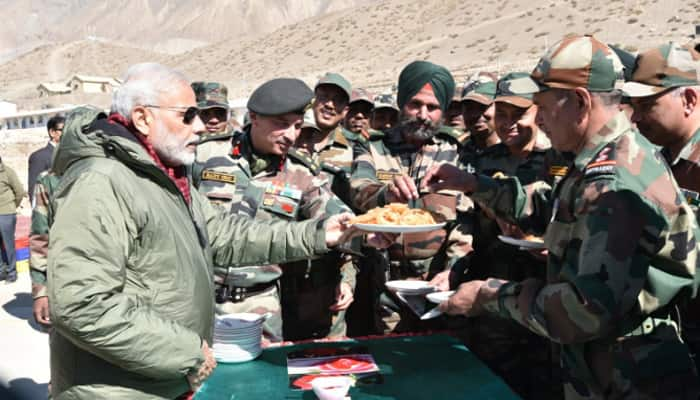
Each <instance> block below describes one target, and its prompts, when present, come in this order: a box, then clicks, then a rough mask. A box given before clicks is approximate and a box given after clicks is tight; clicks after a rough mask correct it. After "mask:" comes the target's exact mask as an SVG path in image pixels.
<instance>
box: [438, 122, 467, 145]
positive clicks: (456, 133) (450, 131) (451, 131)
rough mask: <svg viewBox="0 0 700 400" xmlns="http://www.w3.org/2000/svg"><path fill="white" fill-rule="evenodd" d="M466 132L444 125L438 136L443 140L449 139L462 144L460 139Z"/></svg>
mask: <svg viewBox="0 0 700 400" xmlns="http://www.w3.org/2000/svg"><path fill="white" fill-rule="evenodd" d="M463 134H464V132H463V131H462V130H461V129H457V128H453V127H451V126H447V125H443V126H441V127H440V129H438V132H437V135H438V136H441V137H443V138H448V139H450V140H453V141H455V142H456V143H457V144H460V143H461V142H460V138H461V137H462V135H463Z"/></svg>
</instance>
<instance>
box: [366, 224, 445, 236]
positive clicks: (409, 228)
mask: <svg viewBox="0 0 700 400" xmlns="http://www.w3.org/2000/svg"><path fill="white" fill-rule="evenodd" d="M354 226H356V227H357V229H360V230H363V231H366V232H385V233H418V232H430V231H435V230H438V229H440V228H442V227H443V226H445V223H444V222H440V223H439V224H428V225H379V224H354Z"/></svg>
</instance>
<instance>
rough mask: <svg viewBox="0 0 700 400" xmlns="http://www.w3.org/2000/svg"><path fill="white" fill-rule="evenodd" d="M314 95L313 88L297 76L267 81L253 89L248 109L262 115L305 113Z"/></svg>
mask: <svg viewBox="0 0 700 400" xmlns="http://www.w3.org/2000/svg"><path fill="white" fill-rule="evenodd" d="M313 97H314V94H313V92H312V91H311V89H310V88H309V87H308V86H307V85H306V83H304V82H302V81H301V80H299V79H296V78H277V79H272V80H270V81H267V82H265V83H263V84H262V85H260V86H259V87H258V88H257V89H255V90H254V91H253V93H252V94H251V95H250V98H249V99H248V110H250V111H252V112H254V113H256V114H260V115H282V114H287V113H298V114H303V113H304V112H305V111H306V109H307V108H308V107H309V105H310V104H311V99H312V98H313Z"/></svg>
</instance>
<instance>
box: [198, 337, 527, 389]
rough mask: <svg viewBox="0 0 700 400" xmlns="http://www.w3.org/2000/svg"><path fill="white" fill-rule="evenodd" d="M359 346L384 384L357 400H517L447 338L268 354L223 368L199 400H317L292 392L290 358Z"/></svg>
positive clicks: (385, 339)
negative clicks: (291, 354) (296, 354)
mask: <svg viewBox="0 0 700 400" xmlns="http://www.w3.org/2000/svg"><path fill="white" fill-rule="evenodd" d="M348 344H353V345H354V344H357V345H360V346H366V347H368V348H369V351H370V353H371V354H372V355H373V356H374V359H375V361H376V362H377V364H378V365H379V368H380V370H381V373H382V375H383V376H384V382H383V383H381V384H369V385H361V386H356V387H353V388H351V389H350V396H352V398H353V399H383V400H388V399H402V400H403V399H479V400H483V399H498V400H508V399H518V398H519V397H518V396H517V395H515V394H514V393H513V392H512V391H511V390H510V389H509V388H508V386H507V385H506V384H505V383H504V382H503V381H502V380H501V379H500V378H499V377H497V376H496V375H494V374H493V372H491V370H489V369H488V368H487V367H486V365H484V364H483V363H482V362H481V361H479V359H478V358H476V356H474V355H473V354H472V353H471V352H470V351H469V350H468V349H467V348H466V347H465V346H464V345H462V344H461V343H460V342H459V341H458V340H457V339H455V338H453V337H451V336H448V335H443V334H440V335H431V336H405V337H382V338H376V339H368V340H349V341H342V342H330V343H329V342H324V343H305V344H295V345H292V346H285V347H277V348H269V349H266V350H265V351H263V353H262V355H261V356H260V357H259V358H258V359H256V360H255V361H251V362H247V363H241V364H222V363H220V364H219V365H218V367H217V368H216V370H215V371H214V373H213V374H212V375H211V376H210V377H209V379H208V380H207V381H206V382H205V383H204V385H203V386H202V388H201V389H200V390H199V392H197V394H196V396H195V397H194V398H195V400H247V399H251V400H252V399H265V400H267V399H315V398H316V396H315V395H314V394H313V391H295V390H291V389H289V387H288V378H287V353H289V352H292V351H296V350H300V349H304V348H308V347H336V346H348Z"/></svg>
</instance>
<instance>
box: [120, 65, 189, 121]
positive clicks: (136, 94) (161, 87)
mask: <svg viewBox="0 0 700 400" xmlns="http://www.w3.org/2000/svg"><path fill="white" fill-rule="evenodd" d="M178 83H184V84H186V85H189V81H188V80H187V78H186V77H185V76H184V75H183V74H181V73H180V72H178V71H175V70H173V69H170V68H168V67H166V66H164V65H162V64H158V63H141V64H134V65H132V66H131V67H129V69H127V70H126V74H124V77H123V78H122V84H121V86H119V88H118V89H117V90H115V91H114V94H112V108H111V110H110V111H111V112H113V113H117V114H120V115H121V116H123V117H125V118H126V119H127V120H131V111H132V110H133V109H134V107H136V106H139V105H144V104H153V105H158V101H159V99H160V97H161V96H163V95H166V94H169V93H171V92H172V91H174V90H175V89H176V88H177V86H178V85H177V84H178Z"/></svg>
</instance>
